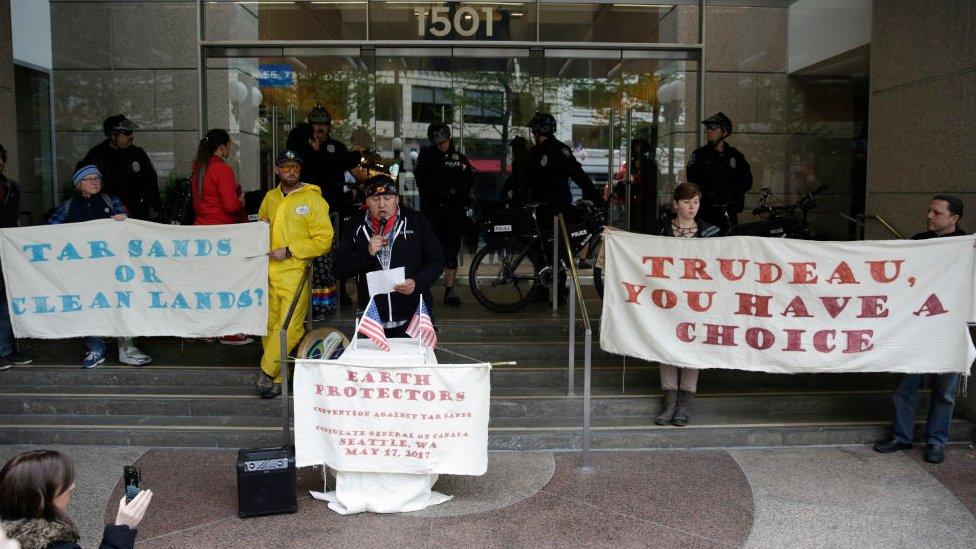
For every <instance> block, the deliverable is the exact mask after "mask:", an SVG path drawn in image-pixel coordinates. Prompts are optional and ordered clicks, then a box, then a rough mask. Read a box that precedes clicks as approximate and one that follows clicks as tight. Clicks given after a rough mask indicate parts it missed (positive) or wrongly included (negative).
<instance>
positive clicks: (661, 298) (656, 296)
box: [651, 290, 678, 309]
mask: <svg viewBox="0 0 976 549" xmlns="http://www.w3.org/2000/svg"><path fill="white" fill-rule="evenodd" d="M651 303H653V304H655V305H657V306H658V307H660V308H661V309H673V308H674V306H675V305H677V304H678V296H676V295H675V294H674V292H672V291H671V290H654V291H653V292H651Z"/></svg>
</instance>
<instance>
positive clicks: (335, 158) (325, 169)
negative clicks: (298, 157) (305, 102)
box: [306, 104, 360, 215]
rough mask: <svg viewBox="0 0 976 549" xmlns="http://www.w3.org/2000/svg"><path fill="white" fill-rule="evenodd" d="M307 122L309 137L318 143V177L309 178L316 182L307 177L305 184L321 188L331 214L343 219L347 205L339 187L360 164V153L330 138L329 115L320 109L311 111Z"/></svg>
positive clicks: (330, 118)
mask: <svg viewBox="0 0 976 549" xmlns="http://www.w3.org/2000/svg"><path fill="white" fill-rule="evenodd" d="M308 122H309V123H310V124H311V125H312V130H313V133H312V136H313V138H314V139H315V141H316V142H317V143H318V159H317V160H318V162H316V163H317V164H318V166H316V167H315V169H316V170H317V173H315V174H313V175H312V177H315V178H317V179H319V181H314V180H312V179H309V178H308V177H306V180H307V181H308V182H309V183H313V184H316V185H318V186H319V187H321V188H322V193H323V196H324V197H325V201H326V202H328V203H329V210H330V211H332V212H333V213H338V214H340V215H343V214H345V213H346V204H345V195H344V194H343V192H342V186H343V184H345V181H346V172H347V171H349V170H350V169H352V168H353V167H355V166H356V165H357V164H359V160H360V152H359V151H354V152H350V151H349V149H348V148H347V147H346V145H345V144H343V143H342V142H341V141H338V140H336V139H333V138H332V115H330V114H329V111H327V110H325V107H323V106H322V105H318V104H317V105H315V106H314V107H312V110H311V111H309V113H308Z"/></svg>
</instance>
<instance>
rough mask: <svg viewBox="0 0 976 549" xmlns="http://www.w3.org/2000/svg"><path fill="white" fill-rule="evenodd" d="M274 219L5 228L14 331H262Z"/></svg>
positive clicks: (2, 241)
mask: <svg viewBox="0 0 976 549" xmlns="http://www.w3.org/2000/svg"><path fill="white" fill-rule="evenodd" d="M267 253H268V225H267V224H265V223H243V224H238V225H210V226H180V225H164V224H160V223H150V222H148V221H140V220H135V219H126V220H125V221H115V220H113V219H101V220H97V221H89V222H86V223H72V224H66V225H40V226H36V227H19V228H13V229H3V230H0V258H2V264H3V277H4V281H5V283H6V284H5V285H6V288H5V292H6V296H7V304H8V306H9V311H10V319H11V323H12V324H13V330H14V334H15V335H16V336H17V337H33V338H42V339H62V338H68V337H80V336H176V337H214V336H221V335H231V334H257V335H263V334H264V333H265V332H266V331H267V318H268V256H267Z"/></svg>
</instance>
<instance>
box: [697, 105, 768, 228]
mask: <svg viewBox="0 0 976 549" xmlns="http://www.w3.org/2000/svg"><path fill="white" fill-rule="evenodd" d="M702 124H704V125H705V138H706V139H707V140H708V143H706V144H705V145H702V146H701V147H698V148H697V149H695V152H693V153H691V157H690V158H689V159H688V166H687V167H686V172H685V173H686V174H687V180H688V182H689V183H694V184H696V185H698V187H699V188H700V189H701V192H702V197H701V209H700V210H699V214H698V215H699V216H701V218H702V219H704V220H705V221H708V222H709V223H711V224H712V225H715V226H717V227H719V228H720V229H722V231H723V232H725V233H728V231H729V229H730V228H732V227H735V225H736V223H737V222H738V214H739V213H740V212H742V209H743V207H744V206H745V200H746V199H745V195H746V192H747V191H748V190H749V189H751V188H752V170H751V169H750V168H749V163H748V162H746V157H745V156H743V155H742V153H741V152H739V150H738V149H736V148H735V147H733V146H732V145H729V144H728V143H726V142H725V140H726V138H728V136H729V135H730V134H731V133H732V121H731V120H729V117H728V116H725V115H724V114H722V113H718V114H716V115H714V116H712V117H710V118H706V119H705V120H702Z"/></svg>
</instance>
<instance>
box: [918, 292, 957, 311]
mask: <svg viewBox="0 0 976 549" xmlns="http://www.w3.org/2000/svg"><path fill="white" fill-rule="evenodd" d="M948 312H949V311H947V310H946V308H945V307H943V306H942V302H941V301H939V298H938V296H936V295H935V294H929V297H928V298H926V299H925V303H923V304H922V306H921V307H919V308H918V310H917V311H912V314H913V315H915V316H922V313H925V316H935V315H941V314H945V313H948Z"/></svg>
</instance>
